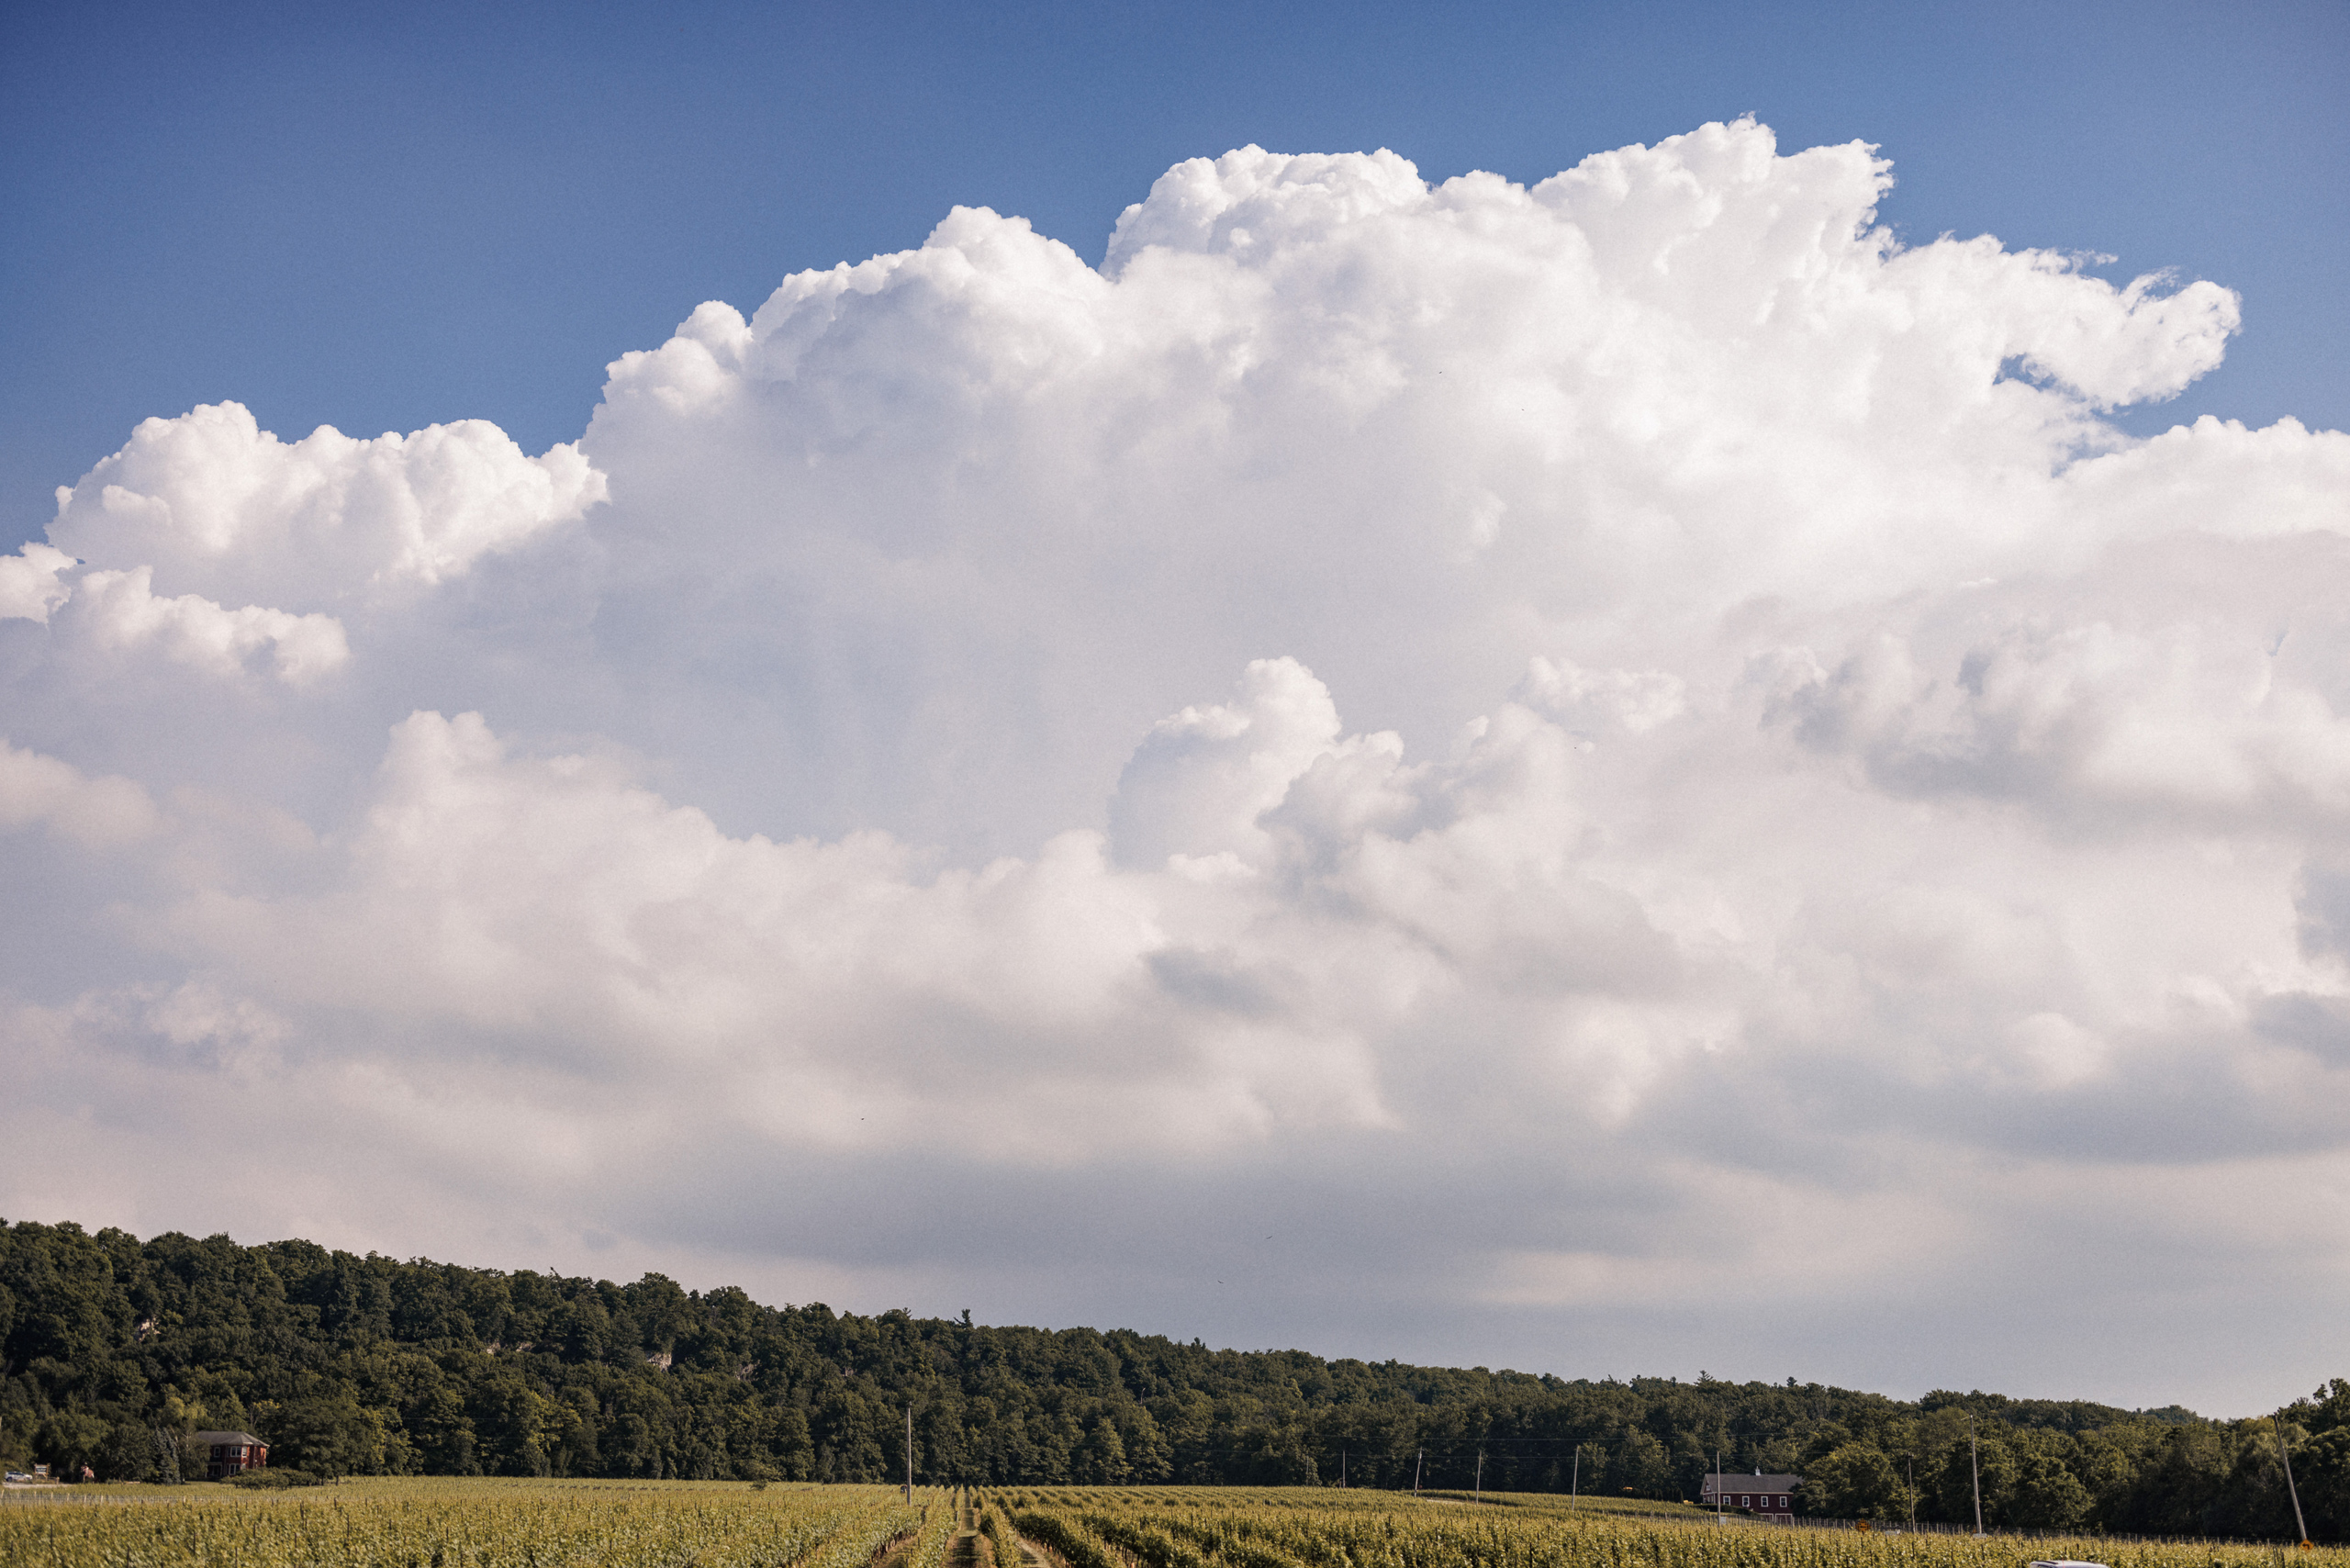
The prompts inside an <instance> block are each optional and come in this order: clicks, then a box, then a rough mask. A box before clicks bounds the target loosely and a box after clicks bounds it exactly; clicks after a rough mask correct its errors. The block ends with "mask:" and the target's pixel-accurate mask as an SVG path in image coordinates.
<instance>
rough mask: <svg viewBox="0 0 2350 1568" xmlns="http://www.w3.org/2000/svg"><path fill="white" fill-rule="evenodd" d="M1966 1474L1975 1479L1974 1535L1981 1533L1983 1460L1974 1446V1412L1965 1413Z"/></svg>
mask: <svg viewBox="0 0 2350 1568" xmlns="http://www.w3.org/2000/svg"><path fill="white" fill-rule="evenodd" d="M1966 1473H1968V1474H1969V1475H1971V1476H1973V1477H1974V1479H1975V1535H1976V1536H1978V1537H1979V1536H1981V1535H1982V1533H1983V1459H1982V1455H1981V1453H1980V1452H1979V1451H1978V1450H1976V1448H1975V1412H1974V1411H1972V1410H1970V1411H1968V1412H1967V1413H1966Z"/></svg>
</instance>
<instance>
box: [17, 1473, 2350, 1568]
mask: <svg viewBox="0 0 2350 1568" xmlns="http://www.w3.org/2000/svg"><path fill="white" fill-rule="evenodd" d="M1496 1505H1499V1506H1496ZM1672 1507H1673V1506H1672V1505H1667V1504H1653V1503H1651V1504H1634V1503H1629V1502H1619V1501H1616V1500H1613V1499H1583V1500H1582V1501H1580V1502H1576V1503H1570V1502H1569V1501H1568V1500H1567V1499H1565V1498H1563V1497H1552V1496H1537V1495H1511V1496H1506V1497H1499V1498H1496V1497H1492V1496H1490V1495H1489V1496H1488V1497H1487V1498H1486V1499H1485V1500H1484V1504H1483V1506H1478V1505H1477V1504H1475V1503H1472V1502H1471V1501H1469V1500H1467V1499H1466V1498H1465V1497H1461V1496H1460V1495H1441V1496H1439V1495H1430V1496H1428V1497H1427V1498H1424V1499H1419V1500H1415V1499H1414V1498H1412V1497H1411V1496H1410V1495H1404V1494H1397V1493H1391V1492H1369V1491H1337V1490H1331V1489H1255V1488H1239V1487H1049V1488H1008V1489H1002V1490H996V1491H989V1492H978V1493H974V1492H959V1491H946V1490H937V1489H923V1488H918V1489H917V1490H916V1491H915V1494H914V1501H913V1504H912V1506H907V1505H906V1504H905V1503H904V1502H903V1501H902V1500H901V1497H900V1495H899V1494H898V1493H897V1492H896V1491H895V1490H894V1489H892V1488H888V1487H880V1486H783V1485H776V1486H769V1487H753V1486H750V1485H747V1484H743V1483H739V1482H736V1483H690V1482H687V1483H679V1482H663V1483H651V1482H639V1483H629V1482H565V1481H460V1480H375V1481H354V1482H349V1483H346V1484H341V1485H338V1486H331V1487H314V1488H301V1489H295V1490H288V1491H284V1492H274V1493H249V1492H241V1491H237V1490H234V1489H231V1488H229V1487H217V1486H199V1487H186V1488H173V1489H163V1488H139V1487H77V1488H74V1489H73V1494H72V1496H71V1499H70V1500H67V1499H63V1498H59V1499H56V1500H45V1501H36V1500H33V1499H31V1498H28V1497H27V1496H25V1495H21V1494H19V1495H12V1496H11V1497H10V1498H9V1500H8V1503H7V1505H6V1506H0V1565H6V1568H20V1565H21V1568H230V1565H235V1568H297V1565H299V1568H558V1565H561V1568H588V1565H591V1564H592V1565H600V1568H2022V1564H2024V1563H2026V1562H2030V1561H2031V1560H2032V1559H2034V1558H2077V1559H2087V1560H2090V1561H2094V1562H2103V1563H2107V1564H2109V1565H2110V1568H2281V1565H2282V1564H2285V1563H2288V1562H2289V1563H2291V1564H2292V1565H2293V1568H2350V1551H2343V1550H2340V1549H2335V1548H2324V1549H2319V1550H2315V1551H2287V1550H2285V1549H2283V1548H2279V1547H2273V1546H2232V1545H2217V1544H2213V1543H2210V1542H2191V1543H2190V1542H2178V1543H2161V1542H2140V1541H2128V1542H2124V1541H2117V1540H2094V1539H2084V1540H2021V1539H2019V1538H2015V1537H2005V1536H1992V1537H1989V1538H1986V1539H1983V1540H1976V1539H1974V1538H1971V1537H1966V1536H1947V1535H1912V1536H1900V1535H1889V1534H1880V1535H1861V1534H1855V1533H1852V1532H1851V1531H1842V1530H1835V1531H1831V1530H1817V1529H1788V1528H1785V1527H1782V1526H1773V1525H1765V1524H1762V1523H1760V1522H1757V1521H1754V1520H1751V1519H1733V1520H1732V1521H1731V1522H1730V1523H1729V1525H1727V1526H1723V1525H1718V1524H1716V1523H1715V1521H1714V1519H1713V1518H1712V1517H1711V1516H1710V1515H1705V1514H1701V1513H1699V1512H1698V1511H1697V1510H1695V1509H1694V1508H1690V1509H1685V1510H1683V1511H1682V1512H1681V1513H1679V1514H1675V1513H1673V1511H1672Z"/></svg>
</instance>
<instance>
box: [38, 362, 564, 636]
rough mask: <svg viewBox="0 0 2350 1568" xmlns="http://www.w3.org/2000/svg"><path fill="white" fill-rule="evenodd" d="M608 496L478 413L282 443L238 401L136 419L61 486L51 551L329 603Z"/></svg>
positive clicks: (446, 571)
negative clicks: (98, 458) (112, 450)
mask: <svg viewBox="0 0 2350 1568" xmlns="http://www.w3.org/2000/svg"><path fill="white" fill-rule="evenodd" d="M603 498H604V480H603V476H601V475H600V474H599V473H597V472H596V470H595V469H594V468H592V467H590V466H589V465H588V462H587V460H586V459H584V458H583V457H581V456H580V454H579V452H578V449H577V448H576V446H571V445H561V446H557V447H554V449H552V450H551V451H549V452H548V453H547V454H545V455H544V456H543V457H536V458H532V457H526V456H524V455H523V454H522V452H521V449H520V448H519V447H517V446H516V445H515V444H514V442H512V441H510V440H509V439H508V438H507V435H506V433H505V432H504V431H501V430H499V429H498V427H497V426H495V425H493V424H490V423H489V422H488V421H487V420H459V421H457V422H456V423H454V424H450V425H431V426H427V427H426V428H425V429H423V430H420V431H415V432H414V433H412V434H409V435H406V436H401V435H395V434H386V435H384V436H381V437H378V438H377V439H375V440H374V441H363V440H353V438H352V437H350V436H346V435H344V434H342V433H341V431H337V430H335V429H333V428H332V427H331V426H326V425H321V426H320V427H319V429H318V430H316V431H312V432H311V433H310V434H309V435H308V436H306V437H304V438H303V439H302V440H300V441H297V442H281V441H279V440H278V439H277V437H275V436H274V435H272V434H271V433H269V432H268V431H264V430H263V429H261V428H260V426H259V425H258V424H257V423H256V422H255V420H254V419H253V416H252V412H251V411H250V410H248V409H245V408H244V407H243V406H242V405H241V404H238V403H220V404H214V405H207V406H206V407H203V408H199V409H195V410H194V411H192V412H190V413H187V414H184V415H182V416H181V417H180V418H178V419H173V420H165V419H151V420H146V421H144V422H143V423H141V424H140V427H139V429H138V430H137V431H134V432H133V433H132V435H131V438H130V441H129V444H128V445H126V446H124V447H123V449H122V450H121V451H119V452H117V453H116V454H114V455H113V456H111V457H109V458H107V459H106V461H105V462H103V463H100V464H99V465H97V466H96V467H95V468H93V469H91V470H90V472H89V473H88V474H86V475H84V476H83V477H82V481H81V483H79V484H77V485H74V486H71V487H65V486H61V487H59V488H58V492H57V521H55V522H54V523H53V524H51V525H50V541H51V543H55V544H57V545H58V546H59V547H61V548H62V549H65V550H67V551H71V552H74V553H76V554H82V555H83V556H84V558H85V559H87V560H89V561H91V562H92V563H94V564H95V565H98V566H111V567H120V568H135V567H138V566H147V567H151V568H152V569H153V570H154V571H155V572H157V573H159V574H160V575H161V576H162V578H163V580H164V581H165V582H166V583H167V584H169V585H170V586H171V587H172V588H182V589H193V590H195V591H197V592H201V593H206V594H209V595H211V596H213V597H215V598H219V599H229V598H235V597H248V596H249V597H253V598H261V599H271V600H273V601H274V602H278V603H295V604H316V603H324V602H332V601H335V600H339V599H348V598H350V597H352V596H356V595H362V594H365V593H368V592H370V591H378V590H381V589H383V588H386V587H387V586H390V585H395V584H400V583H417V584H424V585H431V584H435V583H439V582H442V581H443V580H444V579H447V578H450V577H459V576H462V575H464V573H465V572H466V571H467V570H468V569H469V568H470V567H471V566H473V565H474V563H475V562H476V561H477V560H478V559H479V558H480V557H482V556H483V555H485V554H496V553H498V552H502V551H508V550H511V549H513V548H515V547H516V546H517V545H519V544H520V543H523V542H524V541H526V540H528V539H530V538H532V536H533V535H535V534H538V533H540V532H543V531H544V530H547V529H550V528H553V527H555V526H557V525H559V524H562V523H565V522H571V521H576V520H577V519H578V517H579V516H580V514H581V513H582V512H583V511H585V510H587V509H588V507H590V506H593V505H595V504H596V503H597V502H599V501H600V500H602V499H603Z"/></svg>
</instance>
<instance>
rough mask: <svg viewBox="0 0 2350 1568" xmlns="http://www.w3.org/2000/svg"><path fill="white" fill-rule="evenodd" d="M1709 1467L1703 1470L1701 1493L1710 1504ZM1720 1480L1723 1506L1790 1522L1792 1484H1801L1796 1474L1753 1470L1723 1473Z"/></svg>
mask: <svg viewBox="0 0 2350 1568" xmlns="http://www.w3.org/2000/svg"><path fill="white" fill-rule="evenodd" d="M1716 1479H1717V1478H1716V1476H1715V1475H1714V1474H1713V1473H1712V1472H1711V1471H1708V1472H1707V1473H1706V1484H1705V1488H1704V1497H1705V1503H1706V1506H1707V1507H1708V1508H1710V1507H1712V1506H1714V1482H1715V1480H1716ZM1718 1479H1719V1480H1720V1482H1721V1488H1722V1493H1721V1496H1722V1501H1721V1506H1723V1507H1725V1508H1743V1509H1744V1510H1746V1511H1747V1512H1748V1513H1750V1514H1752V1515H1754V1516H1755V1517H1756V1518H1763V1519H1777V1520H1779V1521H1780V1522H1782V1523H1792V1522H1793V1521H1794V1519H1795V1517H1796V1487H1798V1486H1800V1485H1802V1484H1803V1477H1802V1476H1800V1475H1765V1474H1763V1473H1762V1472H1761V1471H1756V1472H1755V1473H1753V1474H1751V1475H1724V1476H1721V1477H1719V1478H1718Z"/></svg>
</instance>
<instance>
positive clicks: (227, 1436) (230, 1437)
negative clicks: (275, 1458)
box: [196, 1432, 269, 1448]
mask: <svg viewBox="0 0 2350 1568" xmlns="http://www.w3.org/2000/svg"><path fill="white" fill-rule="evenodd" d="M196 1441H197V1442H199V1443H209V1444H211V1445H212V1446H213V1447H215V1448H218V1447H219V1446H220V1445H221V1444H223V1443H235V1444H237V1445H238V1446H239V1447H241V1448H267V1447H268V1446H269V1445H268V1444H266V1443H264V1442H263V1441H262V1440H261V1439H259V1438H257V1437H254V1436H253V1435H252V1433H251V1432H198V1433H196Z"/></svg>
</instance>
